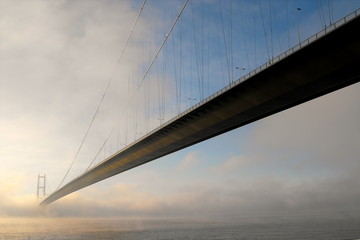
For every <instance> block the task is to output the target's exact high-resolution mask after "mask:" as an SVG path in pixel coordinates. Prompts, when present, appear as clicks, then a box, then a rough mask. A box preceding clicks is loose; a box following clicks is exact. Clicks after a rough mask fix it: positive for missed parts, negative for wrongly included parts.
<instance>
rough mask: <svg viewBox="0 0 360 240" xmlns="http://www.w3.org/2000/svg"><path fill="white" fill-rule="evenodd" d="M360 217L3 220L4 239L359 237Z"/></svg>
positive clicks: (0, 225) (1, 236) (0, 228)
mask: <svg viewBox="0 0 360 240" xmlns="http://www.w3.org/2000/svg"><path fill="white" fill-rule="evenodd" d="M358 226H360V217H358V216H357V217H348V216H347V217H339V216H337V217H333V218H328V217H326V218H324V217H315V218H314V217H312V218H311V217H253V218H212V219H205V218H157V219H155V218H128V219H119V218H2V219H0V239H1V240H2V239H4V240H5V239H14V240H23V239H26V240H27V239H32V240H35V239H36V240H39V239H42V240H43V239H44V240H57V239H62V240H75V239H76V240H85V239H88V240H89V239H94V240H95V239H108V240H113V239H121V240H130V239H131V240H136V239H150V240H152V239H204V240H205V239H357V238H360V229H359V227H358Z"/></svg>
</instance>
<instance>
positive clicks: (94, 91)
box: [0, 0, 360, 217]
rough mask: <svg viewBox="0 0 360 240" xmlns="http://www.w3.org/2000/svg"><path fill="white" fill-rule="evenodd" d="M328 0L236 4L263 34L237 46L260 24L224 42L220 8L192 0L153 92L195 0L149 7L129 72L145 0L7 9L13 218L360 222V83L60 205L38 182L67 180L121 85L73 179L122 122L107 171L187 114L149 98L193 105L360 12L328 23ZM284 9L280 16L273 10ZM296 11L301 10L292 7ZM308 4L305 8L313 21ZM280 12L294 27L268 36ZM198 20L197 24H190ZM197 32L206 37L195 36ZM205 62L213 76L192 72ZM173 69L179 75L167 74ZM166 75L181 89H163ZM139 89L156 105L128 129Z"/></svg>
mask: <svg viewBox="0 0 360 240" xmlns="http://www.w3.org/2000/svg"><path fill="white" fill-rule="evenodd" d="M310 2H312V3H310ZM320 2H321V3H323V8H324V9H323V10H324V13H323V15H324V17H321V15H320V14H319V11H314V10H313V9H314V8H315V7H316V4H315V5H314V4H313V3H314V2H313V1H309V2H308V1H270V2H269V1H261V4H262V5H261V6H262V9H260V7H259V6H257V7H256V6H255V5H253V3H254V1H222V3H224V4H223V5H222V6H221V7H222V8H223V9H222V10H223V14H224V16H222V17H223V22H224V23H225V25H227V26H229V22H228V21H230V15H229V14H230V12H232V11H234V12H235V10H238V11H240V13H242V14H238V15H236V14H234V20H233V21H234V22H236V21H237V20H238V21H240V22H243V23H244V22H247V23H251V22H252V21H253V22H254V25H253V28H254V29H255V26H257V27H259V28H260V30H259V32H256V31H255V30H253V32H250V34H247V35H245V36H246V37H242V38H239V39H240V40H239V41H238V42H235V41H234V43H233V45H231V44H230V43H231V41H230V40H229V39H230V38H228V36H230V34H234V37H236V36H240V35H241V33H242V31H251V29H252V26H251V25H250V24H248V28H249V29H250V30H249V29H246V28H245V27H244V28H241V27H240V28H235V27H234V29H235V30H234V32H233V33H231V32H230V30H229V28H225V29H224V28H223V30H224V33H223V34H222V33H221V31H219V30H221V28H219V26H220V25H216V24H215V22H217V23H219V15H216V14H218V13H216V10H217V9H218V8H219V5H218V2H217V1H194V2H191V3H189V4H188V5H187V6H186V9H185V10H184V13H183V14H184V15H183V17H184V18H183V20H181V21H179V22H178V24H179V25H176V27H177V26H179V28H175V29H174V32H173V33H172V34H173V35H170V36H174V37H173V38H169V44H168V45H165V47H164V48H163V51H165V53H166V54H162V55H161V54H160V55H159V58H158V59H157V60H156V61H155V63H154V67H153V68H152V69H155V70H151V71H150V73H149V76H148V77H147V78H145V79H144V83H143V84H142V83H140V80H139V79H141V73H143V72H144V71H145V69H146V66H148V64H149V62H151V56H152V55H154V54H155V52H156V50H157V49H158V46H159V44H160V43H161V41H162V39H163V36H164V35H165V33H166V31H167V29H169V27H170V25H171V23H172V22H173V19H174V18H175V17H176V15H177V13H178V12H179V10H180V7H181V5H182V1H172V2H170V3H169V1H167V3H165V1H150V0H149V1H148V2H147V5H145V8H144V12H143V15H142V17H141V18H139V22H138V23H137V25H136V28H135V31H134V33H133V38H132V40H131V42H130V44H129V46H128V47H127V49H126V54H125V55H124V57H123V59H121V61H120V64H118V62H119V56H120V54H121V52H122V48H123V46H124V43H125V42H126V39H127V37H128V35H129V32H130V30H131V27H132V25H133V23H134V20H135V18H136V16H137V14H138V11H139V8H140V5H141V1H125V0H124V1H110V0H107V1H91V0H86V1H85V0H79V1H60V0H56V1H45V0H30V1H24V0H17V1H7V0H0V133H1V134H0V163H1V168H0V216H51V217H107V216H109V217H128V216H153V217H154V216H156V217H158V216H164V217H166V216H182V217H185V216H251V215H282V214H283V215H299V214H321V215H322V214H324V215H326V214H328V215H331V214H335V213H336V214H343V215H346V216H348V215H349V214H350V215H351V214H359V213H360V207H359V205H358V204H357V203H358V202H359V201H360V189H359V187H358V186H359V182H360V176H359V174H358V172H359V171H360V161H359V156H360V149H359V147H358V146H359V144H360V132H359V127H358V123H359V122H360V108H359V106H358V102H359V101H360V94H359V93H360V85H359V83H357V84H354V85H352V86H349V87H347V88H345V89H341V90H339V91H336V92H334V93H331V94H328V95H326V96H323V97H321V98H318V99H315V100H313V101H311V102H308V103H305V104H302V105H300V106H297V107H294V108H292V109H289V110H286V111H284V112H281V113H278V114H275V115H273V116H270V117H267V118H265V119H262V120H259V121H257V122H255V123H252V124H249V125H247V126H245V127H242V128H239V129H236V130H233V131H231V132H229V133H226V134H223V135H221V136H218V137H216V138H213V139H210V140H207V141H206V142H203V143H199V144H196V145H194V146H191V147H189V148H187V149H184V150H182V151H179V152H176V153H173V154H171V155H168V156H165V157H162V158H160V159H158V160H155V161H153V162H150V163H148V164H146V165H143V166H140V167H137V168H135V169H132V170H130V171H127V172H124V173H121V174H119V175H117V176H114V177H112V178H110V179H107V180H104V181H102V182H100V183H97V184H95V185H92V186H90V187H87V188H85V189H83V190H80V191H78V192H76V193H73V194H71V195H69V196H67V197H65V198H63V199H61V200H59V201H57V202H55V203H54V204H51V205H50V206H48V207H47V208H39V207H38V203H39V200H37V198H36V187H37V176H38V174H46V176H47V181H48V185H47V188H48V190H55V188H56V187H57V186H58V184H59V183H60V181H61V179H62V178H63V176H64V174H65V173H66V171H67V169H68V167H69V165H70V163H71V162H72V160H73V158H74V156H75V155H76V152H77V150H78V147H79V145H80V143H81V141H82V139H83V137H84V134H85V132H86V130H87V128H88V126H89V123H90V120H91V118H92V116H93V114H94V112H95V110H96V106H97V105H98V104H99V100H100V99H101V96H102V94H103V92H104V89H105V88H106V86H107V83H108V82H109V80H111V81H112V82H111V84H112V85H111V88H110V90H109V92H108V94H107V98H105V100H104V103H103V106H104V107H102V108H101V109H102V110H101V111H100V112H99V117H97V118H96V120H95V122H94V127H93V128H92V129H91V131H90V132H89V136H88V139H87V141H86V142H85V144H84V146H83V148H82V149H81V151H80V153H79V156H78V158H77V160H76V164H75V165H74V167H73V169H72V170H71V172H70V174H69V176H68V178H67V179H66V180H67V181H69V180H71V178H72V177H75V176H77V175H78V174H79V173H81V171H84V166H85V168H86V167H87V166H88V165H89V162H91V161H92V159H93V156H94V154H95V153H96V152H97V151H98V149H99V146H101V144H102V143H103V140H104V139H105V138H106V136H108V133H109V131H111V128H112V126H114V124H115V126H117V125H116V124H120V125H125V128H124V129H125V130H124V131H125V132H126V134H125V133H124V132H123V131H122V130H119V131H118V132H117V134H116V135H114V139H113V142H111V143H110V146H107V149H104V150H103V151H101V152H100V154H99V156H98V159H97V158H96V159H95V160H96V161H95V163H97V162H98V161H101V160H102V159H104V158H105V157H106V156H107V155H108V154H111V153H112V152H113V151H116V150H119V149H118V147H119V146H121V144H122V142H124V138H125V144H129V143H131V141H132V140H133V138H136V137H137V134H143V133H145V132H146V131H149V130H151V128H152V127H153V126H158V125H159V123H162V122H164V121H165V120H166V119H169V118H171V117H172V116H173V115H171V114H173V113H170V112H171V111H170V110H167V109H166V108H163V109H162V107H161V106H162V105H161V104H159V106H158V105H154V106H152V107H149V108H148V109H147V110H144V111H140V112H141V114H144V115H141V114H139V113H138V112H139V108H140V107H141V106H142V103H143V102H142V101H144V102H150V103H151V102H157V101H159V102H160V101H163V102H167V103H169V105H174V106H175V107H174V108H175V109H176V108H180V110H185V109H186V108H187V107H190V106H191V104H193V103H195V102H196V101H198V100H199V98H201V97H206V96H207V95H208V94H211V93H212V92H214V91H216V90H219V89H220V88H221V87H223V86H225V85H226V84H227V83H228V81H231V80H232V79H237V78H238V77H239V76H241V73H239V71H237V70H235V69H236V68H235V66H237V67H240V68H242V67H243V66H244V69H245V71H251V70H252V69H253V68H255V67H257V66H259V65H260V64H262V63H264V62H266V60H267V58H268V57H271V56H272V55H273V56H276V55H277V54H279V53H281V50H285V49H286V48H287V47H288V46H290V47H291V46H293V45H294V44H296V43H297V39H298V37H301V39H305V38H306V37H308V36H310V35H312V34H314V33H316V31H318V30H320V29H318V28H321V25H323V24H324V25H325V24H327V23H326V21H330V20H332V21H334V19H335V20H336V19H339V18H340V17H342V16H344V15H346V14H348V13H350V12H351V11H352V10H355V9H357V8H359V7H360V1H355V0H348V1H341V3H340V1H331V3H333V6H332V11H333V15H331V14H328V15H326V14H327V13H326V12H328V10H329V9H327V7H328V6H329V5H326V4H327V3H328V2H329V1H320ZM270 3H271V4H273V6H272V7H273V8H268V7H269V6H271V5H270ZM284 3H287V6H288V8H289V9H290V11H284V9H283V8H280V6H283V4H284ZM230 4H233V5H230ZM230 7H231V8H230ZM295 7H301V13H298V12H296V8H295ZM267 8H268V10H269V11H268V10H267ZM230 9H232V10H230ZM244 9H248V11H246V10H244ZM270 9H271V10H272V11H273V12H271V11H270ZM279 9H280V10H279ZM291 9H292V10H291ZM259 11H264V14H263V18H264V19H265V23H262V22H261V18H254V17H253V16H255V15H251V14H250V13H251V12H252V13H256V12H257V13H259ZM204 12H205V13H204ZM270 13H271V14H274V15H275V16H276V17H277V18H278V19H281V18H282V17H283V19H285V18H286V16H287V15H290V17H289V18H288V19H290V21H289V22H290V27H289V28H287V26H286V24H282V25H281V24H279V25H277V24H276V23H274V25H271V24H270V25H269V26H268V27H269V29H266V30H264V32H265V33H266V34H268V33H269V32H268V31H270V29H272V27H274V29H272V30H273V31H274V38H270V37H269V36H267V35H266V34H264V33H262V28H261V26H263V28H264V29H265V25H266V24H269V21H267V20H266V19H267V18H268V17H270V15H268V14H270ZM247 14H249V15H247ZM296 14H299V16H297V15H296ZM204 15H205V17H204V18H201V16H204ZM241 16H243V17H241ZM256 16H257V15H256ZM276 17H275V18H272V19H273V20H274V22H276V21H275V20H276ZM297 17H298V18H297ZM236 18H238V19H236ZM192 19H193V20H194V22H195V23H194V25H193V29H191V27H189V28H187V27H186V26H188V25H187V24H190V25H189V26H191V23H192ZM201 19H205V20H203V22H202V21H201ZM253 19H255V20H253ZM314 19H316V20H317V21H316V24H315V22H314ZM322 21H323V22H322ZM201 24H203V25H201ZM262 24H263V25H262ZM315 25H319V26H318V28H317V27H315ZM180 26H181V27H180ZM201 26H202V28H201ZM179 29H181V30H179ZM199 29H205V30H201V31H199ZM276 29H277V30H276ZM193 30H194V31H193ZM194 32H196V34H200V32H202V35H196V36H197V39H196V40H194V41H192V40H191V39H192V36H193V35H192V34H194V36H195V33H194ZM260 33H262V34H263V38H261V37H260ZM180 36H181V38H182V39H183V41H182V42H181V43H180V41H179V39H180ZM208 36H215V38H214V39H218V40H219V42H220V41H222V39H221V38H222V37H224V40H223V41H224V42H225V43H229V44H230V45H228V47H229V46H232V47H233V48H234V49H235V50H234V51H233V52H234V54H233V55H231V56H232V57H229V56H228V57H226V54H227V53H228V50H229V49H226V48H224V49H222V48H216V47H213V45H211V44H212V42H213V41H212V40H211V39H210V38H209V39H210V40H202V37H204V39H206V37H208ZM252 36H254V38H252ZM266 37H268V38H266ZM144 39H145V40H146V41H143V40H144ZM141 40H142V41H141ZM214 41H215V40H214ZM216 41H217V40H216ZM267 44H270V48H269V45H268V46H267ZM224 45H226V44H224ZM246 45H247V48H246V49H248V50H246V49H245V48H244V47H245V46H246ZM174 46H176V47H174ZM180 46H181V48H180ZM199 46H201V47H199ZM266 46H267V47H266ZM171 49H173V50H171ZM172 51H173V52H172ZM180 52H181V54H180ZM175 53H176V54H175ZM191 54H193V55H191ZM173 55H175V57H173ZM209 56H211V57H209ZM170 59H171V61H174V63H178V64H174V65H176V66H177V67H172V65H171V61H170ZM199 59H202V60H201V61H202V63H205V64H204V67H201V66H200V68H196V67H193V68H191V67H190V63H193V64H192V65H193V66H196V63H198V62H199V61H200V60H199ZM203 59H205V60H203ZM227 60H228V62H226V61H227ZM165 64H168V65H165ZM187 64H189V65H187ZM227 64H228V65H229V64H230V65H231V66H232V67H230V68H231V69H232V70H229V69H230V68H229V67H228V66H227ZM180 65H181V66H182V68H181V69H180V67H179V66H180ZM164 66H167V69H166V70H164ZM216 67H217V68H216ZM227 67H228V70H226V68H227ZM224 69H225V70H224ZM212 70H214V72H212ZM161 71H164V72H165V73H163V75H161V77H159V76H160V75H157V74H158V72H161ZM138 72H140V73H138ZM164 76H166V78H167V79H170V80H169V81H173V82H174V83H175V85H174V84H173V85H172V86H170V84H168V83H165V82H163V81H164V79H165V77H164ZM228 76H229V77H230V78H229V79H227V77H228ZM160 78H161V79H162V80H159V79H160ZM192 79H193V80H192ZM219 79H221V80H219ZM134 81H135V82H134ZM219 82H220V83H219ZM138 84H140V85H139V86H141V88H140V90H139V91H140V93H142V95H143V96H145V97H144V99H140V100H137V102H135V103H134V104H133V105H131V104H129V109H130V110H129V111H128V113H126V114H123V115H125V116H126V117H127V119H128V120H124V119H121V120H117V119H118V118H117V117H118V116H119V115H121V114H122V113H123V112H122V111H121V110H120V109H123V108H124V104H126V103H128V100H126V99H128V98H129V97H131V96H132V91H133V90H134V89H135V88H136V86H138ZM166 84H168V85H166ZM200 85H204V87H203V88H202V90H201V88H200ZM156 86H161V87H156ZM174 86H175V87H176V90H174V89H175V87H174ZM141 91H142V92H141ZM139 95H141V94H139ZM201 95H203V96H201ZM154 96H155V97H154ZM158 96H161V97H159V98H158ZM171 96H176V98H171ZM121 103H122V104H123V105H121ZM152 108H154V109H156V110H154V109H152ZM149 109H150V110H149ZM176 113H178V112H176V111H175V114H176ZM139 118H140V119H141V118H147V120H146V121H144V122H146V124H144V123H138V121H139V120H138V119H139ZM132 124H134V125H132ZM129 129H132V131H133V132H132V133H128V132H130V130H129ZM145 129H146V130H145ZM139 132H141V133H139ZM131 134H132V135H131ZM124 136H126V137H124ZM111 144H112V145H111Z"/></svg>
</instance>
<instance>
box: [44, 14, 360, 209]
mask: <svg viewBox="0 0 360 240" xmlns="http://www.w3.org/2000/svg"><path fill="white" fill-rule="evenodd" d="M359 15H360V10H357V11H355V12H354V13H352V14H351V15H349V16H347V17H345V18H343V19H341V20H339V21H338V22H336V23H334V24H332V25H331V26H329V27H327V28H326V29H324V30H322V31H320V32H319V33H317V34H316V35H314V36H312V37H310V38H309V39H307V40H305V41H303V42H301V43H300V44H298V45H297V46H295V47H293V48H291V49H289V50H288V51H286V52H284V53H283V54H281V55H279V56H278V57H276V58H273V59H272V60H271V61H269V62H268V63H266V64H264V65H262V66H261V67H259V68H257V69H255V70H254V71H252V72H250V73H249V74H247V75H245V76H244V77H242V78H240V79H238V80H237V81H234V82H233V83H231V84H230V85H228V86H227V87H225V88H223V89H221V90H220V91H218V92H216V93H215V94H213V95H211V96H210V97H208V98H206V99H204V100H203V101H201V102H200V103H198V104H196V105H195V106H193V107H191V108H189V109H188V110H186V111H185V112H183V113H181V114H180V115H178V116H177V117H175V118H173V119H171V120H169V121H168V122H166V123H165V124H163V125H161V126H159V127H158V128H156V129H154V130H153V131H151V132H150V133H148V134H147V135H145V136H143V137H142V138H141V139H138V140H137V141H135V142H134V143H132V144H131V145H129V146H127V147H126V148H124V149H122V150H120V151H119V152H117V153H115V154H113V155H111V156H110V157H108V158H107V159H105V160H104V161H102V162H100V163H99V164H97V165H95V166H94V167H92V168H91V169H89V170H88V171H86V172H85V173H83V174H81V175H80V176H78V177H76V178H75V179H73V180H72V181H70V182H69V183H67V184H66V185H64V186H63V187H61V188H59V189H58V190H56V191H55V192H53V193H52V194H51V195H49V196H48V197H47V198H46V199H44V200H43V201H42V202H41V203H40V205H48V204H50V203H52V202H54V201H56V200H57V199H59V198H62V197H64V196H66V195H68V194H70V193H72V192H75V191H77V190H79V189H82V188H84V187H86V186H89V185H91V184H94V183H96V182H99V181H101V180H104V179H106V178H109V177H111V176H114V175H116V174H119V173H121V172H124V171H127V170H129V169H132V168H134V167H137V166H140V165H142V164H145V163H147V162H149V161H153V160H155V159H158V158H160V157H162V156H165V155H167V154H170V153H173V152H175V151H178V150H180V149H183V148H186V147H188V146H191V145H193V144H196V143H199V142H201V141H204V140H207V139H209V138H212V137H215V136H217V135H219V134H222V133H225V132H227V131H231V130H232V129H235V128H238V127H241V126H244V125H246V124H249V123H252V122H254V121H257V120H259V119H262V118H265V117H267V116H270V115H272V114H276V113H278V112H280V111H283V110H286V109H288V108H291V107H294V106H296V105H299V104H301V103H304V102H307V101H310V100H312V99H314V98H317V97H320V96H322V95H325V94H328V93H331V92H333V91H336V90H338V89H341V88H344V87H346V86H349V85H351V84H354V83H357V82H359V80H360V31H359V29H360V18H359ZM334 107H336V106H334ZM219 147H221V146H219Z"/></svg>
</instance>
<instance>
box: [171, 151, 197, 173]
mask: <svg viewBox="0 0 360 240" xmlns="http://www.w3.org/2000/svg"><path fill="white" fill-rule="evenodd" d="M200 162H201V160H200V159H199V156H198V154H197V152H189V153H187V154H186V156H185V157H184V159H182V160H181V162H180V163H179V165H178V166H177V169H178V170H180V171H184V170H188V169H191V168H194V167H195V166H196V165H197V164H199V163H200Z"/></svg>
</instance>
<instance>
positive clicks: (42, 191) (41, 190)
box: [36, 174, 46, 199]
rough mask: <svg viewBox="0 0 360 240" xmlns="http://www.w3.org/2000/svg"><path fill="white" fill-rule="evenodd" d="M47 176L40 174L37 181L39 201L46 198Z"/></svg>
mask: <svg viewBox="0 0 360 240" xmlns="http://www.w3.org/2000/svg"><path fill="white" fill-rule="evenodd" d="M45 186H46V175H45V174H44V175H40V174H38V181H37V191H36V193H37V194H36V195H37V198H38V199H39V198H40V197H43V198H45V195H46V188H45Z"/></svg>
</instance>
